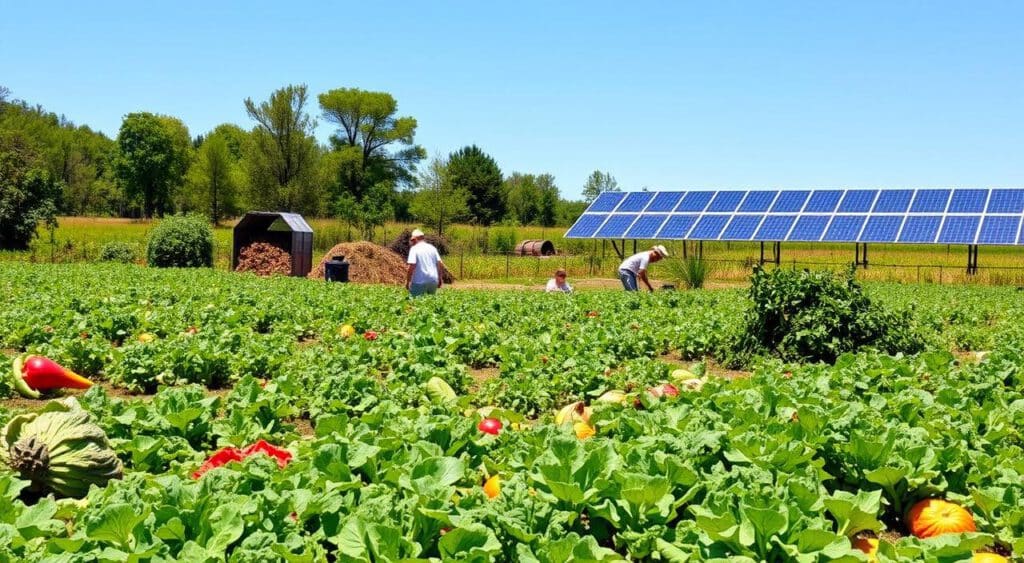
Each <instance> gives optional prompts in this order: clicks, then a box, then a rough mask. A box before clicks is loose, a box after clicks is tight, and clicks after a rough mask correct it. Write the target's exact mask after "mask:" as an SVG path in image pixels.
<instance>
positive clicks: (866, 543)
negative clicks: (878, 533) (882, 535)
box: [851, 538, 878, 561]
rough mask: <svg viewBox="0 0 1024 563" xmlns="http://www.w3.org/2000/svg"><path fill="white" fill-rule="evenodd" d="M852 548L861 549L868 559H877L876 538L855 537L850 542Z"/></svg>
mask: <svg viewBox="0 0 1024 563" xmlns="http://www.w3.org/2000/svg"><path fill="white" fill-rule="evenodd" d="M851 543H852V544H853V548H854V549H858V550H860V551H863V552H864V554H865V555H867V556H868V561H878V556H876V555H875V554H876V553H878V538H856V539H854V540H853V541H852V542H851Z"/></svg>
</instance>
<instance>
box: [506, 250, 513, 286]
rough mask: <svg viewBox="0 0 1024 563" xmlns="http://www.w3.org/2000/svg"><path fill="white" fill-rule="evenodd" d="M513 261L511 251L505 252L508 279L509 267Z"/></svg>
mask: <svg viewBox="0 0 1024 563" xmlns="http://www.w3.org/2000/svg"><path fill="white" fill-rule="evenodd" d="M511 262H512V253H511V252H506V253H505V279H506V280H508V269H509V266H510V265H511Z"/></svg>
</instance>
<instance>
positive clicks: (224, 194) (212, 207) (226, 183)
mask: <svg viewBox="0 0 1024 563" xmlns="http://www.w3.org/2000/svg"><path fill="white" fill-rule="evenodd" d="M241 175H242V171H241V167H240V165H239V163H238V159H237V158H236V157H235V155H234V154H233V153H232V152H231V147H230V146H229V139H228V138H227V137H226V135H224V134H221V133H217V132H216V131H214V132H212V133H210V134H209V135H207V136H206V138H205V139H204V140H203V143H202V144H201V145H199V149H198V150H197V151H196V159H195V163H194V164H193V165H192V167H191V169H189V173H188V180H187V184H188V187H189V189H188V192H189V195H190V199H191V201H192V202H193V204H194V205H195V206H196V207H197V208H201V209H204V210H205V211H204V213H206V214H207V215H208V216H209V217H210V221H211V222H212V223H213V224H214V225H219V224H220V221H221V219H223V218H225V217H230V216H233V215H235V214H236V213H237V212H238V188H239V186H240V185H241V183H242V180H241Z"/></svg>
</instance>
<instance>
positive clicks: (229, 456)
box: [192, 440, 292, 479]
mask: <svg viewBox="0 0 1024 563" xmlns="http://www.w3.org/2000/svg"><path fill="white" fill-rule="evenodd" d="M256 454H265V455H268V456H270V457H272V458H274V460H276V461H277V466H278V467H284V466H286V465H288V462H289V461H291V460H292V453H291V452H290V451H288V450H286V449H283V448H278V447H276V446H274V445H271V444H268V443H267V442H266V440H260V441H258V442H256V443H255V444H252V445H250V446H246V447H245V448H242V449H238V448H236V447H233V446H229V447H226V448H221V449H219V450H217V452H216V453H214V454H213V455H212V456H210V458H209V459H207V460H206V462H205V463H203V465H202V467H200V468H199V469H198V470H196V471H195V472H194V473H192V478H193V479H198V478H200V477H202V476H203V474H204V473H206V472H207V471H209V470H211V469H213V468H215V467H221V466H223V465H227V464H228V463H231V462H232V461H242V460H243V459H246V458H248V457H249V456H252V455H256Z"/></svg>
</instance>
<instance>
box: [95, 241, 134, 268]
mask: <svg viewBox="0 0 1024 563" xmlns="http://www.w3.org/2000/svg"><path fill="white" fill-rule="evenodd" d="M135 258H136V252H135V245H134V244H128V243H127V242H121V241H113V242H108V243H106V244H104V245H103V248H101V249H100V261H101V262H120V263H122V264H131V263H132V262H134V261H135Z"/></svg>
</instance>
